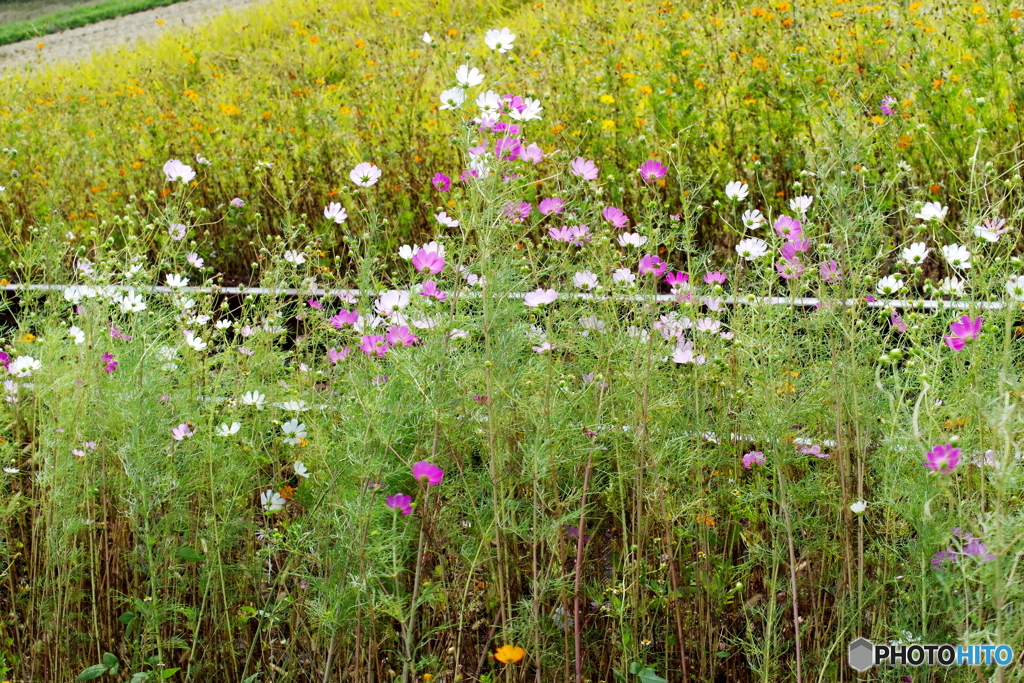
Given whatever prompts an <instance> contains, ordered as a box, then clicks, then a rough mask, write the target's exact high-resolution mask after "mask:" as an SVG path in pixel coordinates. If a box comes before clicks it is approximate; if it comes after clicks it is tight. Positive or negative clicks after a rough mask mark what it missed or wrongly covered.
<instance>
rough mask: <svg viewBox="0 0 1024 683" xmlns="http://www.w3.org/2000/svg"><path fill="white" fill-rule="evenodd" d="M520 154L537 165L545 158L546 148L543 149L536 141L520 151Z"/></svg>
mask: <svg viewBox="0 0 1024 683" xmlns="http://www.w3.org/2000/svg"><path fill="white" fill-rule="evenodd" d="M520 154H521V156H522V157H523V159H525V160H526V161H529V162H530V163H532V164H533V165H535V166H536V165H537V164H539V163H540V162H542V161H543V160H544V150H542V149H541V148H540V146H539V145H538V144H537V143H536V142H534V143H531V144H530V146H529V147H525V148H523V151H522V152H520Z"/></svg>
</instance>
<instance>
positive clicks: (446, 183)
mask: <svg viewBox="0 0 1024 683" xmlns="http://www.w3.org/2000/svg"><path fill="white" fill-rule="evenodd" d="M430 182H431V183H433V185H434V189H435V190H439V191H441V192H447V191H448V190H450V189H452V179H451V178H449V177H448V176H446V175H445V174H444V173H435V174H434V177H433V178H431V179H430Z"/></svg>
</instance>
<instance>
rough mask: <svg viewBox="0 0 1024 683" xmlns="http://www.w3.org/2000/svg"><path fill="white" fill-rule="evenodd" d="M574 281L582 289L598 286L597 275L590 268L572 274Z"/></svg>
mask: <svg viewBox="0 0 1024 683" xmlns="http://www.w3.org/2000/svg"><path fill="white" fill-rule="evenodd" d="M572 283H573V284H574V285H575V286H576V287H579V288H580V289H593V288H594V287H597V275H595V274H594V273H591V272H590V271H589V270H584V271H583V272H581V273H576V274H575V275H573V276H572Z"/></svg>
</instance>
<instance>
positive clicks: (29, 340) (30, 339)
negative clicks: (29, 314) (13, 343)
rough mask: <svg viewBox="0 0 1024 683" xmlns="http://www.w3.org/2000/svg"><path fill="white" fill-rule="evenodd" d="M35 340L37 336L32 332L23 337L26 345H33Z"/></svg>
mask: <svg viewBox="0 0 1024 683" xmlns="http://www.w3.org/2000/svg"><path fill="white" fill-rule="evenodd" d="M35 338H36V335H34V334H32V333H31V332H26V333H25V334H23V335H21V341H22V343H24V344H31V343H32V342H33V341H34V340H35Z"/></svg>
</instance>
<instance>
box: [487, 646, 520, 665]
mask: <svg viewBox="0 0 1024 683" xmlns="http://www.w3.org/2000/svg"><path fill="white" fill-rule="evenodd" d="M525 656H526V650H524V649H523V648H521V647H514V646H512V645H502V646H501V647H499V648H498V651H497V652H495V653H494V658H495V659H497V660H498V661H499V662H501V663H502V664H511V663H513V662H518V661H519V660H520V659H522V658H523V657H525Z"/></svg>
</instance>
